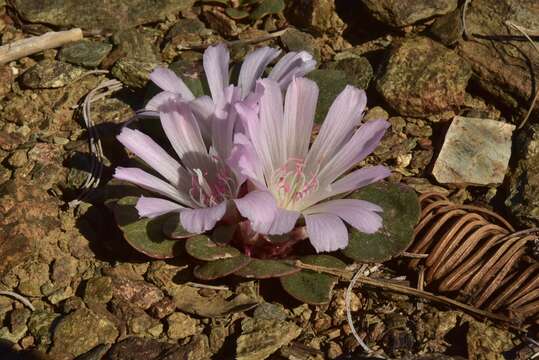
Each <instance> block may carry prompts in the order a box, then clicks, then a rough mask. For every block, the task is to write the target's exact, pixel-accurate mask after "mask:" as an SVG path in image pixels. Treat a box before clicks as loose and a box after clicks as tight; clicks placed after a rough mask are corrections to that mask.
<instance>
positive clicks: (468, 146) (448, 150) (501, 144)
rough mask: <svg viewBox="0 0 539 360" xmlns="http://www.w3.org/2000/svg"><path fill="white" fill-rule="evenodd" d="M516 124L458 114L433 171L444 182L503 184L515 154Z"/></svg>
mask: <svg viewBox="0 0 539 360" xmlns="http://www.w3.org/2000/svg"><path fill="white" fill-rule="evenodd" d="M514 129H515V126H514V125H511V124H507V123H504V122H501V121H496V120H489V119H479V118H466V117H461V116H456V117H455V118H454V119H453V122H452V123H451V125H450V126H449V130H448V131H447V134H446V136H445V141H444V144H443V146H442V150H441V151H440V155H438V158H437V159H436V162H435V163H434V169H433V170H432V174H433V175H434V177H435V178H436V180H438V182H440V183H443V184H448V183H451V184H473V185H488V184H499V183H501V182H502V181H503V178H504V176H505V173H506V171H507V165H508V163H509V158H510V156H511V135H512V133H513V130H514Z"/></svg>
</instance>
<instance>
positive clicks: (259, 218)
mask: <svg viewBox="0 0 539 360" xmlns="http://www.w3.org/2000/svg"><path fill="white" fill-rule="evenodd" d="M233 201H234V203H235V204H236V208H237V209H238V211H239V213H240V214H241V215H242V216H243V217H244V218H247V219H249V221H250V222H251V227H252V228H253V230H254V231H256V232H264V231H265V230H266V229H268V228H269V226H270V225H271V223H272V222H273V220H274V219H275V215H276V213H277V204H276V203H275V199H274V198H273V195H271V194H270V193H269V192H266V191H256V190H255V191H251V192H249V193H247V195H245V196H244V197H242V198H240V199H233Z"/></svg>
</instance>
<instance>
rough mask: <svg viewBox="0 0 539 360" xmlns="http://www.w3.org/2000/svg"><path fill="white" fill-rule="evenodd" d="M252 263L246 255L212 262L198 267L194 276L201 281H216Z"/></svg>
mask: <svg viewBox="0 0 539 360" xmlns="http://www.w3.org/2000/svg"><path fill="white" fill-rule="evenodd" d="M250 262H251V258H250V257H248V256H245V255H239V256H236V257H233V258H228V259H220V260H215V261H210V262H208V263H206V264H204V265H200V266H197V267H196V268H195V270H194V271H193V274H194V275H195V277H196V278H198V279H200V280H215V279H218V278H222V277H225V276H227V275H230V274H232V273H235V272H236V271H238V270H240V269H241V268H243V267H244V266H247V265H248V264H249V263H250Z"/></svg>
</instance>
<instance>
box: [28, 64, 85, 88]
mask: <svg viewBox="0 0 539 360" xmlns="http://www.w3.org/2000/svg"><path fill="white" fill-rule="evenodd" d="M84 72H85V70H84V69H83V68H80V67H76V66H73V65H71V64H68V63H64V62H61V61H56V60H50V59H45V60H43V61H41V62H39V63H37V64H35V65H34V66H32V67H31V68H30V69H28V70H27V71H26V72H25V73H24V74H23V76H22V83H23V85H24V86H26V87H29V88H30V89H50V88H60V87H64V86H66V85H68V84H70V83H71V82H73V81H75V80H76V79H78V78H80V77H81V76H82V74H84Z"/></svg>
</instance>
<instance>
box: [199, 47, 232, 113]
mask: <svg viewBox="0 0 539 360" xmlns="http://www.w3.org/2000/svg"><path fill="white" fill-rule="evenodd" d="M202 62H203V64H204V72H205V73H206V79H207V80H208V86H209V87H210V92H211V97H212V98H213V101H214V102H215V103H218V102H221V101H223V98H224V90H225V88H226V87H227V86H228V65H229V62H230V54H229V52H228V49H227V48H226V46H225V45H224V44H219V45H216V46H210V47H209V48H208V49H206V51H205V52H204V56H203V59H202Z"/></svg>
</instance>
